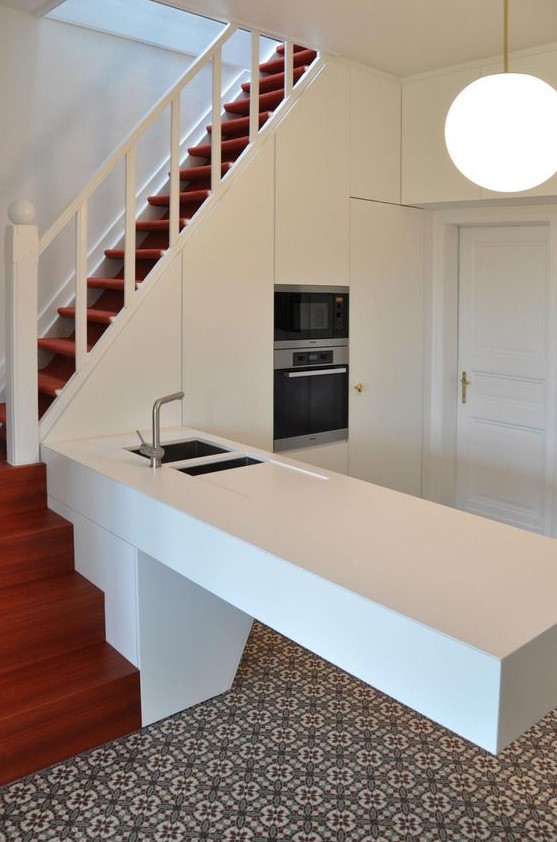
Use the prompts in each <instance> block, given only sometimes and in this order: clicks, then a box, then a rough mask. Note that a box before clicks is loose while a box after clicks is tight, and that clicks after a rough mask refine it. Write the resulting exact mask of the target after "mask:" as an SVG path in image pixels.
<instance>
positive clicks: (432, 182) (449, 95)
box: [402, 68, 481, 205]
mask: <svg viewBox="0 0 557 842" xmlns="http://www.w3.org/2000/svg"><path fill="white" fill-rule="evenodd" d="M480 75H481V72H480V69H479V68H477V69H471V70H460V71H455V72H451V73H443V74H441V75H438V76H429V77H427V78H424V79H417V80H409V81H406V82H403V85H402V202H403V203H404V204H405V205H412V204H418V205H420V204H426V203H433V202H455V201H462V200H470V199H480V198H481V189H480V188H479V187H478V186H477V185H475V184H472V182H471V181H468V179H467V178H465V176H463V175H462V174H461V173H460V172H459V171H458V170H457V168H456V167H455V165H454V164H453V162H452V161H451V159H450V157H449V153H448V152H447V148H446V146H445V118H446V116H447V111H448V110H449V108H450V106H451V103H452V101H453V100H454V98H455V97H456V95H457V94H458V93H460V91H461V90H462V89H463V88H465V87H466V85H468V84H470V82H473V81H474V79H477V78H478V77H479V76H480Z"/></svg>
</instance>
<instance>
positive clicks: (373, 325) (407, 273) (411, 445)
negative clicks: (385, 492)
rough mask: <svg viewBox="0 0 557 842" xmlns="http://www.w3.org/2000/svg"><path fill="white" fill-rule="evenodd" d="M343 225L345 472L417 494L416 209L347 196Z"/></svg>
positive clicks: (419, 340)
mask: <svg viewBox="0 0 557 842" xmlns="http://www.w3.org/2000/svg"><path fill="white" fill-rule="evenodd" d="M350 225H351V261H350V383H349V413H350V417H349V427H350V437H349V472H350V476H353V477H358V478H359V479H365V480H369V481H370V482H374V483H378V484H379V485H384V486H388V487H390V488H395V489H397V490H399V491H405V492H407V493H410V494H417V495H419V494H420V493H421V476H422V407H423V399H422V389H423V332H424V297H423V296H424V212H423V211H422V210H420V209H417V208H406V207H400V206H396V205H388V204H383V203H379V202H365V201H360V200H352V201H351V203H350ZM358 383H361V385H362V391H357V390H356V389H355V388H354V387H355V385H356V384H358Z"/></svg>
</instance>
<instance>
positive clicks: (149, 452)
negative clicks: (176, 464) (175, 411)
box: [137, 392, 184, 468]
mask: <svg viewBox="0 0 557 842" xmlns="http://www.w3.org/2000/svg"><path fill="white" fill-rule="evenodd" d="M183 397H184V393H183V392H173V393H172V394H171V395H164V396H163V397H162V398H157V400H156V401H155V403H154V404H153V443H152V444H147V442H146V441H145V439H144V438H143V436H142V435H141V433H140V432H139V430H137V435H138V436H139V438H140V440H141V447H140V448H139V452H140V453H142V454H143V455H144V456H148V457H149V459H150V462H149V464H150V466H151V468H160V466H161V464H162V458H163V456H164V447H161V421H160V416H161V406H162V405H163V403H170V402H171V401H180V400H182V398H183Z"/></svg>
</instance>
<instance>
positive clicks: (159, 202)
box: [147, 190, 211, 207]
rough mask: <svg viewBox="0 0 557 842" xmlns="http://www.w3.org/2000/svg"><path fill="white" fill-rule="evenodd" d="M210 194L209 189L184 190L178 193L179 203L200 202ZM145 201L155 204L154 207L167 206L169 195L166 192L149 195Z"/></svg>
mask: <svg viewBox="0 0 557 842" xmlns="http://www.w3.org/2000/svg"><path fill="white" fill-rule="evenodd" d="M210 195H211V191H210V190H186V191H184V192H182V193H180V204H181V205H186V204H195V203H201V202H204V201H205V199H208V198H209V196H210ZM147 201H148V202H149V204H150V205H155V206H156V207H169V205H170V196H169V194H168V193H161V194H159V195H158V196H149V198H148V200H147Z"/></svg>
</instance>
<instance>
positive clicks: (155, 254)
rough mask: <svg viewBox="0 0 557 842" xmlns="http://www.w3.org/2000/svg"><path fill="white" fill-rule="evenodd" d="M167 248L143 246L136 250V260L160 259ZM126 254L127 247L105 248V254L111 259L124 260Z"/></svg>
mask: <svg viewBox="0 0 557 842" xmlns="http://www.w3.org/2000/svg"><path fill="white" fill-rule="evenodd" d="M165 253H166V249H142V248H141V247H140V248H138V249H136V250H135V259H136V260H160V259H161V257H164V255H165ZM125 254H126V250H125V249H105V250H104V256H105V257H108V258H109V260H123V259H124V256H125Z"/></svg>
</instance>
